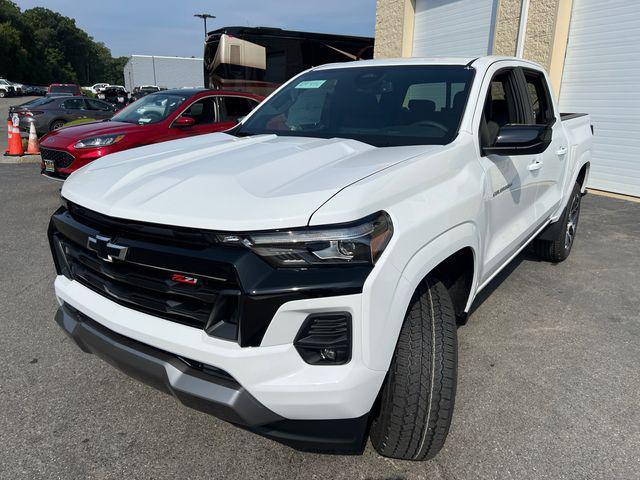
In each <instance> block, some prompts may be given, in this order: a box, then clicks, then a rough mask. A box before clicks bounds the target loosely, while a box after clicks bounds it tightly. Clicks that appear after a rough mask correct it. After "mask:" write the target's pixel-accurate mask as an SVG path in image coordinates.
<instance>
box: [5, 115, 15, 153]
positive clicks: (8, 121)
mask: <svg viewBox="0 0 640 480" xmlns="http://www.w3.org/2000/svg"><path fill="white" fill-rule="evenodd" d="M12 132H13V123H11V120H7V149H6V150H5V151H4V154H5V155H9V146H10V145H11V133H12Z"/></svg>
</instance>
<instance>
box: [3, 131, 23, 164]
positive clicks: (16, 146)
mask: <svg viewBox="0 0 640 480" xmlns="http://www.w3.org/2000/svg"><path fill="white" fill-rule="evenodd" d="M12 128H13V132H11V143H9V153H7V154H6V155H8V156H9V157H21V156H22V155H24V149H23V148H22V138H20V129H19V128H18V127H17V126H14V127H12Z"/></svg>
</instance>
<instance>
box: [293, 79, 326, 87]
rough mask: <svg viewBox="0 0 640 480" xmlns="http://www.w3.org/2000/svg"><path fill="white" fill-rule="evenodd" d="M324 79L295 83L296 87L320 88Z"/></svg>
mask: <svg viewBox="0 0 640 480" xmlns="http://www.w3.org/2000/svg"><path fill="white" fill-rule="evenodd" d="M324 82H326V80H306V81H304V82H300V83H299V84H298V85H296V88H320V87H321V86H322V85H324Z"/></svg>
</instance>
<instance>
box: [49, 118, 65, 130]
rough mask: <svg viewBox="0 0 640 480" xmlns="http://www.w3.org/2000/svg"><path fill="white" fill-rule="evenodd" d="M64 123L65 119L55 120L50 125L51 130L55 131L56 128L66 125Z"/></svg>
mask: <svg viewBox="0 0 640 480" xmlns="http://www.w3.org/2000/svg"><path fill="white" fill-rule="evenodd" d="M64 123H65V122H64V121H63V120H54V121H53V122H51V125H50V126H49V131H50V132H53V131H54V130H58V129H59V128H62V127H64Z"/></svg>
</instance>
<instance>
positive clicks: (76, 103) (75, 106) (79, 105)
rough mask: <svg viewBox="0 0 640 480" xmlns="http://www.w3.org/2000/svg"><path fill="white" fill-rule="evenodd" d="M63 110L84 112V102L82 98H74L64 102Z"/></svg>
mask: <svg viewBox="0 0 640 480" xmlns="http://www.w3.org/2000/svg"><path fill="white" fill-rule="evenodd" d="M62 108H63V109H65V110H84V109H85V106H84V100H83V99H82V98H72V99H69V100H65V101H64V102H62Z"/></svg>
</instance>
